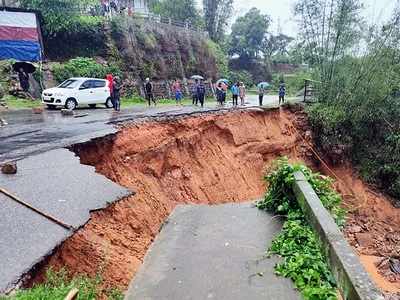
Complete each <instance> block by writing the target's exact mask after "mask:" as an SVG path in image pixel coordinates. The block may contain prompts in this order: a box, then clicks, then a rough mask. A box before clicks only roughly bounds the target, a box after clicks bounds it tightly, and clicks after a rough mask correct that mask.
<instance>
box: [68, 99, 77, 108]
mask: <svg viewBox="0 0 400 300" xmlns="http://www.w3.org/2000/svg"><path fill="white" fill-rule="evenodd" d="M76 106H77V103H76V100H75V99H73V98H70V99H67V101H65V108H66V109H69V110H74V109H75V108H76Z"/></svg>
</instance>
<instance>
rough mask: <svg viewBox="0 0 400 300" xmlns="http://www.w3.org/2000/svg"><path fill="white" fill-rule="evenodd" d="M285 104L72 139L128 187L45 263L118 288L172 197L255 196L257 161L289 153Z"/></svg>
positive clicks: (258, 190) (259, 185) (174, 201)
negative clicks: (96, 138)
mask: <svg viewBox="0 0 400 300" xmlns="http://www.w3.org/2000/svg"><path fill="white" fill-rule="evenodd" d="M291 124H292V122H291V120H290V118H289V115H288V113H287V112H279V111H278V110H276V111H273V112H268V113H264V112H241V111H237V112H234V113H229V114H220V115H204V116H200V117H191V118H184V119H180V120H175V121H163V122H147V123H142V124H137V125H130V126H127V127H125V128H123V129H122V131H121V132H120V133H119V134H117V135H116V136H115V137H114V139H113V140H103V141H97V142H93V143H91V144H85V145H81V146H76V147H75V149H74V150H75V151H76V153H77V154H78V155H79V156H80V158H81V162H82V163H84V164H89V165H94V166H96V170H97V172H99V173H101V174H104V175H105V176H107V177H108V178H110V179H111V180H113V181H115V182H118V183H119V184H121V185H123V186H125V187H128V188H131V189H132V190H134V191H135V192H136V195H134V196H131V197H129V198H127V199H125V200H122V201H120V202H118V203H116V204H113V205H111V206H110V207H108V208H107V209H105V210H103V211H99V212H95V213H93V214H92V218H91V220H90V222H89V223H88V224H87V225H86V226H85V227H84V228H83V229H81V230H80V231H78V232H77V233H76V234H75V235H74V236H73V237H71V238H70V239H68V240H67V241H66V242H65V243H64V244H63V245H62V246H61V247H60V249H58V250H57V251H56V253H55V254H54V255H53V256H51V257H50V258H49V261H48V262H47V263H46V265H45V266H44V267H42V270H41V271H40V272H39V274H38V275H37V277H36V280H40V278H41V276H42V274H43V272H44V270H45V269H46V266H52V267H53V268H56V269H57V268H59V267H66V268H68V270H70V271H71V272H72V273H87V274H89V275H95V274H96V273H100V274H101V275H102V277H103V278H104V280H105V282H106V284H107V285H108V286H117V287H120V288H123V289H125V288H126V287H127V286H128V284H129V282H130V280H131V279H132V278H133V276H134V274H135V272H136V271H137V269H138V268H139V266H140V265H141V263H142V260H143V257H144V255H145V253H146V251H147V249H148V247H149V246H150V244H151V243H152V241H153V239H154V237H155V235H156V234H157V233H158V231H159V229H160V227H161V225H162V223H163V222H164V220H165V219H166V218H167V216H168V215H169V214H170V213H171V211H172V210H173V209H174V208H175V206H176V205H178V204H183V203H206V204H219V203H226V202H239V201H249V200H253V199H257V198H259V197H261V196H262V195H263V193H264V192H265V185H264V182H263V180H262V176H263V173H264V169H265V168H266V167H267V166H268V165H269V164H270V163H271V162H272V161H273V160H274V159H275V158H277V157H278V156H281V155H289V156H291V157H294V156H296V152H295V145H296V141H297V138H298V137H297V136H296V134H295V133H294V130H293V128H292V125H291Z"/></svg>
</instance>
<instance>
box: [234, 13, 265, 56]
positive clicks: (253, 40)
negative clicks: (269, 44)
mask: <svg viewBox="0 0 400 300" xmlns="http://www.w3.org/2000/svg"><path fill="white" fill-rule="evenodd" d="M270 23H271V18H270V17H269V16H268V15H263V14H261V12H260V11H259V10H258V9H257V8H252V9H250V10H249V11H248V12H247V13H246V14H245V15H244V16H243V17H240V18H238V19H237V20H236V22H235V23H234V24H233V26H232V33H231V38H230V47H229V54H230V55H239V56H240V57H241V58H242V59H251V58H257V57H258V56H259V54H260V53H261V52H263V47H262V45H263V42H264V40H265V38H266V35H267V32H268V27H269V25H270Z"/></svg>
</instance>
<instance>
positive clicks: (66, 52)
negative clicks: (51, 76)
mask: <svg viewBox="0 0 400 300" xmlns="http://www.w3.org/2000/svg"><path fill="white" fill-rule="evenodd" d="M95 3H97V2H96V1H94V0H80V1H76V0H63V1H60V0H21V7H24V8H30V9H35V10H39V11H40V12H41V27H42V32H43V40H44V45H45V55H46V57H48V58H50V59H52V60H57V59H65V58H71V57H76V56H93V55H99V54H101V53H103V52H104V46H105V34H104V30H103V28H104V26H103V24H104V18H102V17H92V16H82V15H81V14H82V13H81V11H82V10H83V11H84V10H86V9H87V7H89V6H93V5H94V4H95Z"/></svg>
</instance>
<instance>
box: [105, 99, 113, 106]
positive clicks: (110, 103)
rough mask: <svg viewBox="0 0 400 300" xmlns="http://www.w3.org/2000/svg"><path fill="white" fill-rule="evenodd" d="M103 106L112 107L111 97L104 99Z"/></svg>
mask: <svg viewBox="0 0 400 300" xmlns="http://www.w3.org/2000/svg"><path fill="white" fill-rule="evenodd" d="M105 106H106V107H107V108H113V107H114V105H113V103H112V100H111V98H107V101H106V103H105Z"/></svg>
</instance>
